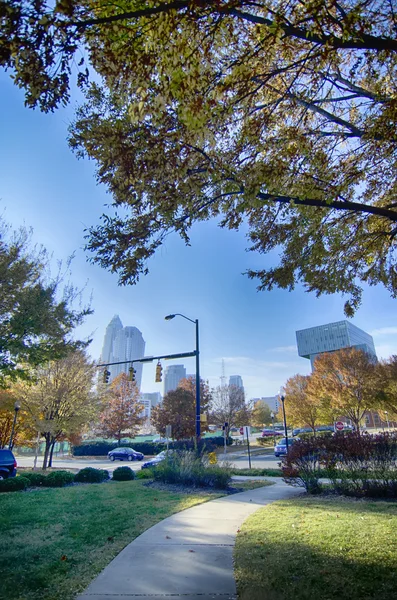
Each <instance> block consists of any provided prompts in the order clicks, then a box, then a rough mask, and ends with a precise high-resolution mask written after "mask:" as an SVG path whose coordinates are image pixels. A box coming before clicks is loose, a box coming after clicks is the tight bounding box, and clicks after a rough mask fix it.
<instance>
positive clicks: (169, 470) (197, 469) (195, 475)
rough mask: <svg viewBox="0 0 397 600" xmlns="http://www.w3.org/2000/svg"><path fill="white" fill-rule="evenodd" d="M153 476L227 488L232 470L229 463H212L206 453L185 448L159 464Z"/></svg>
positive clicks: (177, 481) (176, 481) (170, 480)
mask: <svg viewBox="0 0 397 600" xmlns="http://www.w3.org/2000/svg"><path fill="white" fill-rule="evenodd" d="M153 477H154V479H156V480H158V481H163V482H164V483H177V484H182V485H191V486H194V487H213V488H220V489H225V488H227V487H228V485H229V483H230V480H231V470H230V468H229V467H228V466H227V465H226V466H223V467H219V466H217V465H210V464H209V459H208V455H206V454H203V453H202V454H197V452H193V451H189V450H183V451H180V452H175V453H173V454H172V455H171V456H169V457H167V458H166V459H165V460H164V461H162V462H161V463H160V464H159V465H157V467H156V468H155V469H154V470H153Z"/></svg>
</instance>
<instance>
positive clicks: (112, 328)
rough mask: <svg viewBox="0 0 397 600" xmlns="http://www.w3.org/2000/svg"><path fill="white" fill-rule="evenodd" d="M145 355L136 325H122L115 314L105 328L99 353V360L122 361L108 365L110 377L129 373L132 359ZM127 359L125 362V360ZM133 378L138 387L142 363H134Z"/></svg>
mask: <svg viewBox="0 0 397 600" xmlns="http://www.w3.org/2000/svg"><path fill="white" fill-rule="evenodd" d="M144 355H145V340H144V339H143V337H142V333H141V332H140V331H139V329H137V328H136V327H123V324H122V322H121V320H120V317H119V316H118V315H115V316H114V317H113V319H112V320H111V322H110V323H109V325H108V326H107V328H106V333H105V339H104V343H103V349H102V354H101V362H103V363H112V362H124V363H125V364H121V365H111V366H109V371H110V377H111V379H114V378H115V377H117V375H120V373H127V374H128V373H129V369H130V367H131V363H130V362H129V361H132V360H134V359H136V358H142V357H143V356H144ZM126 361H127V362H126ZM133 367H134V369H135V380H136V384H137V386H138V389H140V387H141V382H142V367H143V365H142V363H138V362H136V363H134V364H133Z"/></svg>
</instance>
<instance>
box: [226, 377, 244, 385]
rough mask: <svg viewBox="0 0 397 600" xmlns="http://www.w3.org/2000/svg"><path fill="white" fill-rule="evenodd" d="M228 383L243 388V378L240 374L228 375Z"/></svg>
mask: <svg viewBox="0 0 397 600" xmlns="http://www.w3.org/2000/svg"><path fill="white" fill-rule="evenodd" d="M229 385H235V386H236V387H239V388H243V387H244V385H243V380H242V378H241V377H240V375H230V377H229Z"/></svg>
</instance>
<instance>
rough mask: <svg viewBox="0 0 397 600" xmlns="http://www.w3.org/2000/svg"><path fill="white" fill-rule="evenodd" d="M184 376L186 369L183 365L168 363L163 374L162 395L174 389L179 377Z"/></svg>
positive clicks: (183, 377) (182, 377)
mask: <svg viewBox="0 0 397 600" xmlns="http://www.w3.org/2000/svg"><path fill="white" fill-rule="evenodd" d="M185 378H186V369H185V367H184V366H183V365H170V366H169V367H167V368H166V370H165V375H164V395H165V394H167V393H168V392H171V391H172V390H176V388H177V387H178V384H179V382H180V380H181V379H185Z"/></svg>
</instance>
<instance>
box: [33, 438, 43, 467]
mask: <svg viewBox="0 0 397 600" xmlns="http://www.w3.org/2000/svg"><path fill="white" fill-rule="evenodd" d="M40 437H41V436H40V432H38V434H37V442H36V449H35V451H34V462H33V471H35V470H36V467H37V457H38V455H39V448H40Z"/></svg>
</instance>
